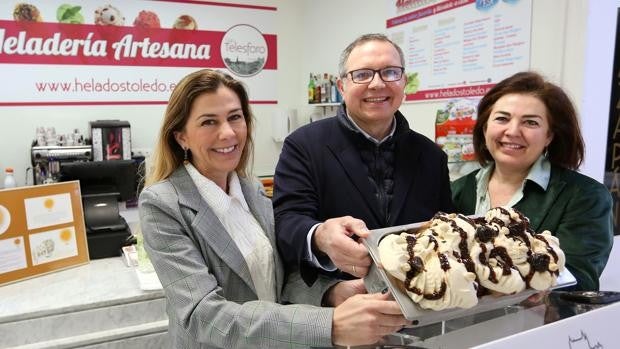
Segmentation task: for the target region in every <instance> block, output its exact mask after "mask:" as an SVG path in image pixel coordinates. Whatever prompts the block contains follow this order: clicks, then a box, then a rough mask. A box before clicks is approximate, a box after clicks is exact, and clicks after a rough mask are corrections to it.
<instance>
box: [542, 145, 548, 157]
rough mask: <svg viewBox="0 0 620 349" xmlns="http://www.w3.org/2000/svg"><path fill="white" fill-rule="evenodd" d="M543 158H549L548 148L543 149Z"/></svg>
mask: <svg viewBox="0 0 620 349" xmlns="http://www.w3.org/2000/svg"><path fill="white" fill-rule="evenodd" d="M543 156H544V157H545V158H547V159H548V158H549V147H545V150H544V151H543Z"/></svg>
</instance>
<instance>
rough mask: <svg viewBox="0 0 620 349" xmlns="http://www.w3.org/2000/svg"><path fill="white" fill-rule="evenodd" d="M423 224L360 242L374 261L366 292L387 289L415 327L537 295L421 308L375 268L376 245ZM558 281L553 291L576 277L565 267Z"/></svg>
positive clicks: (372, 233)
mask: <svg viewBox="0 0 620 349" xmlns="http://www.w3.org/2000/svg"><path fill="white" fill-rule="evenodd" d="M424 224H426V222H424V223H413V224H407V225H401V226H394V227H390V228H383V229H375V230H371V231H370V235H369V236H368V238H366V239H363V243H364V245H366V247H367V248H368V252H369V253H370V256H371V258H372V260H373V262H374V263H373V264H372V265H371V267H370V270H369V271H368V275H367V276H366V277H365V278H364V284H365V285H366V289H367V290H368V292H369V293H376V292H381V291H383V290H384V289H385V288H386V287H387V288H388V289H389V291H390V293H391V294H392V296H393V297H394V299H395V300H396V302H397V303H398V305H399V306H400V308H401V310H402V312H403V314H404V315H405V317H406V318H407V320H411V321H412V322H413V325H414V326H424V325H428V324H433V323H436V322H440V321H446V320H450V319H455V318H460V317H464V316H468V315H473V314H477V313H483V312H486V311H490V310H494V309H499V308H503V307H507V306H510V305H513V304H516V303H519V302H521V301H523V300H525V299H526V298H527V297H529V296H531V295H532V294H534V293H536V292H538V291H536V290H533V289H527V290H524V291H522V292H519V293H516V294H512V295H504V296H495V295H487V296H483V297H481V298H480V299H478V304H477V305H475V306H473V307H471V308H469V309H462V308H452V309H445V310H439V311H436V310H428V309H423V308H421V307H420V306H419V305H417V304H416V303H415V302H414V301H413V300H412V299H411V298H409V296H408V295H407V293H406V291H405V288H404V283H403V282H402V281H400V280H398V279H396V278H394V277H393V276H391V275H388V274H387V273H386V272H385V270H384V269H383V268H380V267H378V266H377V265H379V264H380V259H379V242H380V241H381V239H383V237H385V236H386V235H389V234H399V233H401V232H403V231H405V230H409V229H412V230H413V231H417V230H418V229H420V227H421V226H423V225H424ZM557 281H558V282H557V284H556V285H555V286H554V287H552V289H557V288H562V287H566V286H571V285H574V284H576V283H577V281H576V279H575V277H574V276H573V275H572V274H571V273H570V272H569V271H568V269H566V268H564V270H563V271H562V272H561V273H560V275H559V277H558V280H557Z"/></svg>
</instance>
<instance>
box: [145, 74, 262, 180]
mask: <svg viewBox="0 0 620 349" xmlns="http://www.w3.org/2000/svg"><path fill="white" fill-rule="evenodd" d="M221 86H225V87H227V88H229V89H231V90H232V91H234V92H235V93H236V94H237V97H239V101H240V102H241V110H242V111H243V116H244V118H245V123H246V126H247V134H248V135H247V140H246V142H245V147H244V148H243V152H242V153H241V159H240V160H239V164H238V165H237V168H236V169H235V171H236V172H237V174H238V175H239V176H241V177H247V176H248V175H249V168H250V167H251V165H252V164H251V163H252V156H253V153H254V142H253V140H252V132H253V125H254V116H253V115H252V111H251V110H250V101H249V98H248V94H247V92H246V90H245V87H244V86H243V84H242V83H241V82H240V81H238V80H235V79H234V78H233V77H231V76H230V75H228V74H225V73H222V72H220V71H216V70H211V69H202V70H199V71H196V72H193V73H191V74H189V75H187V76H185V77H184V78H183V79H181V81H179V83H178V85H176V87H175V88H174V90H173V91H172V95H170V100H169V101H168V107H167V108H166V113H165V115H164V121H163V124H162V126H161V130H160V131H159V139H158V140H157V145H156V146H155V151H154V152H153V155H152V158H151V161H150V162H151V163H150V165H149V169H148V171H147V172H148V173H147V175H146V180H145V186H149V185H151V184H154V183H157V182H159V181H161V180H164V179H166V178H168V177H170V175H171V174H172V172H174V170H176V169H177V168H178V167H179V166H181V165H182V164H183V160H184V151H183V148H182V147H181V146H180V145H179V143H177V141H176V138H175V136H174V134H175V132H177V131H182V130H183V128H184V127H185V124H186V123H187V119H188V118H189V113H190V111H191V108H192V104H193V103H194V100H195V99H196V98H197V97H198V96H200V95H202V94H205V93H215V91H216V90H217V89H218V88H219V87H221ZM188 157H189V158H190V161H191V154H190V153H188Z"/></svg>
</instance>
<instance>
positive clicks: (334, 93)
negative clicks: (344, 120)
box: [329, 75, 338, 103]
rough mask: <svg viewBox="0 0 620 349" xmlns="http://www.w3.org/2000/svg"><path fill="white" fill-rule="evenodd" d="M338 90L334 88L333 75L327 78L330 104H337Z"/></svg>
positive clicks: (334, 80)
mask: <svg viewBox="0 0 620 349" xmlns="http://www.w3.org/2000/svg"><path fill="white" fill-rule="evenodd" d="M337 91H338V89H337V88H336V79H335V78H334V76H333V75H330V76H329V101H330V102H331V103H337V102H338V92H337Z"/></svg>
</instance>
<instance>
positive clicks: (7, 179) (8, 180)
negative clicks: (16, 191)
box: [4, 167, 17, 189]
mask: <svg viewBox="0 0 620 349" xmlns="http://www.w3.org/2000/svg"><path fill="white" fill-rule="evenodd" d="M15 187H17V182H15V177H14V176H13V168H11V167H7V168H6V169H5V170H4V189H9V188H15Z"/></svg>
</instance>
